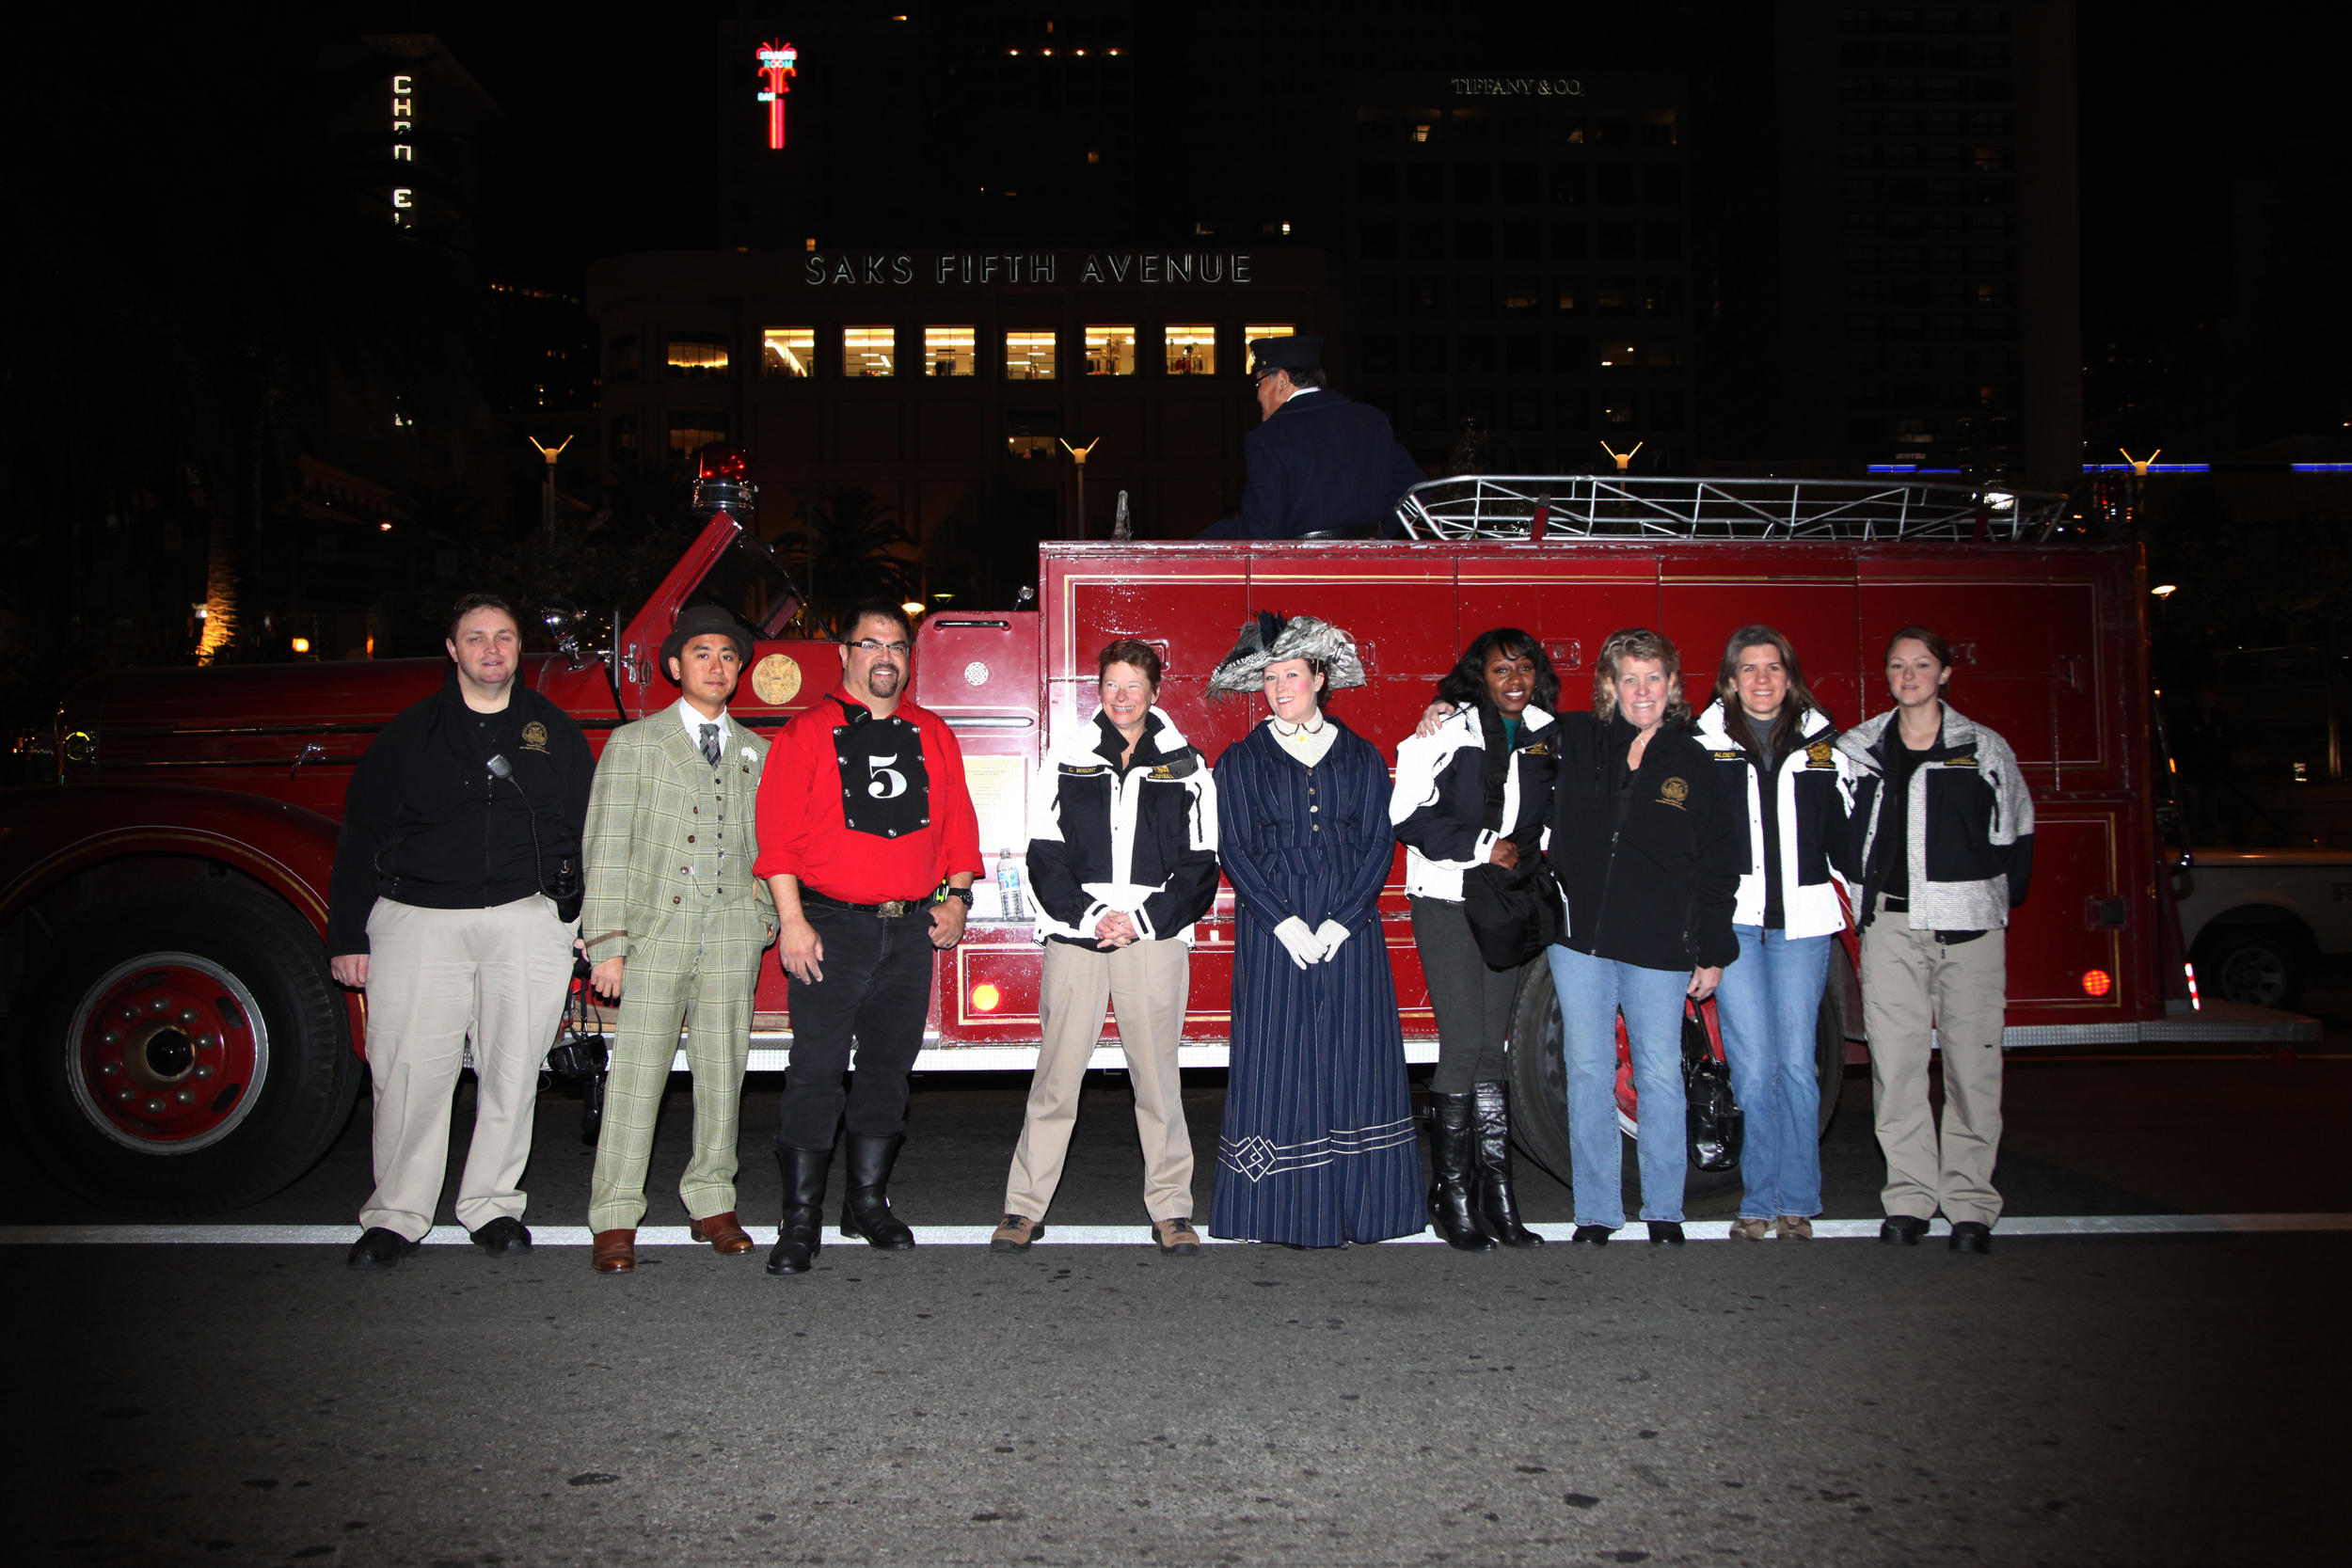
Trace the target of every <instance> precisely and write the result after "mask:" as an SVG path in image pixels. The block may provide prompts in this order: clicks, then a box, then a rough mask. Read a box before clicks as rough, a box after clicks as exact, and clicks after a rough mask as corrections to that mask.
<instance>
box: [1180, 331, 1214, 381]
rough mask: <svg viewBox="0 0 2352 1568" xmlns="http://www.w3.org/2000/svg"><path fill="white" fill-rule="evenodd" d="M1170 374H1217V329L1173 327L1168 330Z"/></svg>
mask: <svg viewBox="0 0 2352 1568" xmlns="http://www.w3.org/2000/svg"><path fill="white" fill-rule="evenodd" d="M1215 373H1216V327H1214V326H1171V327H1169V328H1168V374H1170V375H1214V374H1215Z"/></svg>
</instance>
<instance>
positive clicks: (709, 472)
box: [694, 441, 752, 479]
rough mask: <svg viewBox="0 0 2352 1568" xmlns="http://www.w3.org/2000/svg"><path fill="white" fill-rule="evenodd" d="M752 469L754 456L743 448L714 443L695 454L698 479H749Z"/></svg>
mask: <svg viewBox="0 0 2352 1568" xmlns="http://www.w3.org/2000/svg"><path fill="white" fill-rule="evenodd" d="M751 468H752V454H751V453H750V452H747V451H744V450H743V449H742V448H741V447H726V446H721V445H720V444H719V443H718V442H716V441H713V442H712V443H711V444H710V445H708V446H707V447H704V448H702V449H700V450H699V451H696V452H695V453H694V477H695V478H696V479H748V478H749V477H751Z"/></svg>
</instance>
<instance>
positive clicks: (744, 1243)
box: [686, 1209, 752, 1258]
mask: <svg viewBox="0 0 2352 1568" xmlns="http://www.w3.org/2000/svg"><path fill="white" fill-rule="evenodd" d="M686 1233H687V1234H688V1235H690V1236H691V1237H693V1238H694V1240H696V1241H698V1242H708V1243H710V1250H711V1251H713V1252H718V1253H723V1254H725V1255H726V1256H727V1257H729V1258H732V1257H734V1256H735V1255H736V1254H737V1253H739V1252H749V1251H751V1250H752V1239H751V1237H749V1236H747V1235H745V1234H744V1233H743V1227H741V1226H740V1225H738V1224H737V1223H736V1220H735V1211H734V1210H732V1209H730V1210H728V1211H727V1212H725V1213H723V1214H712V1215H710V1216H709V1217H708V1218H707V1219H699V1220H696V1221H695V1222H694V1223H693V1224H691V1225H690V1226H688V1227H686Z"/></svg>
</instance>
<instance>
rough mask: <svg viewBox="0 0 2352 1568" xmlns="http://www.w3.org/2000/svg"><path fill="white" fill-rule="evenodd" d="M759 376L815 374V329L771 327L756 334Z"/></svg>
mask: <svg viewBox="0 0 2352 1568" xmlns="http://www.w3.org/2000/svg"><path fill="white" fill-rule="evenodd" d="M759 373H760V374H762V375H784V376H799V377H802V378H803V379H804V378H806V377H808V376H812V375H815V374H816V373H817V329H816V328H815V327H813V326H771V327H770V328H768V329H767V330H766V331H765V332H762V333H761V334H760V335H759Z"/></svg>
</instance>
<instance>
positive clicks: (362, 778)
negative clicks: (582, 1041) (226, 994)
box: [326, 665, 596, 955]
mask: <svg viewBox="0 0 2352 1568" xmlns="http://www.w3.org/2000/svg"><path fill="white" fill-rule="evenodd" d="M508 691H509V693H510V694H509V696H508V698H507V703H506V707H505V709H504V711H502V712H500V713H495V714H480V713H476V712H474V711H473V709H471V708H469V707H468V706H467V705H466V700H465V698H464V697H463V696H461V695H460V694H459V693H458V689H457V670H456V667H455V666H454V665H453V666H451V668H450V671H449V673H448V675H447V677H446V678H445V679H444V680H443V681H442V683H441V689H440V690H438V691H437V692H435V693H434V694H433V695H432V696H430V697H427V698H426V699H425V700H424V701H423V702H421V703H418V704H416V705H413V706H410V707H407V708H404V709H403V710H402V711H401V712H399V713H398V714H396V715H394V716H393V718H392V721H391V722H390V723H389V724H387V725H385V726H384V728H383V729H382V730H380V731H378V732H377V734H376V736H375V738H374V739H373V741H371V742H369V744H368V749H367V751H366V752H365V753H364V754H362V755H361V756H360V758H359V766H358V768H354V769H352V774H351V786H350V788H349V789H348V790H347V791H346V792H345V794H344V797H343V830H342V836H341V837H340V838H338V839H337V840H336V842H335V873H334V879H333V882H332V884H331V887H330V891H329V893H328V903H327V916H326V950H327V952H329V953H331V954H336V955H341V954H344V953H364V952H366V951H367V950H368V912H369V911H371V910H373V909H374V908H375V901H376V899H378V898H389V899H391V900H393V901H394V902H395V903H401V904H412V905H415V906H417V907H418V908H421V909H428V910H486V909H495V908H496V907H498V906H499V905H501V904H511V903H513V902H514V901H515V900H516V899H517V898H520V897H523V896H524V895H528V894H532V893H536V892H539V891H540V890H542V889H543V888H544V887H545V886H546V885H547V881H548V879H549V878H550V877H551V876H552V875H553V874H554V872H555V871H556V869H557V868H558V867H559V866H561V865H562V864H563V863H564V862H565V861H569V862H571V863H572V864H574V865H578V864H579V863H580V827H581V824H582V823H584V822H585V821H586V820H587V816H588V784H589V781H590V779H591V778H593V777H594V775H595V773H596V758H595V757H594V756H592V755H591V754H590V753H589V751H588V740H587V737H586V736H583V735H581V734H580V725H579V724H578V723H577V722H575V721H573V719H572V716H571V715H570V714H568V713H565V712H564V710H563V709H562V708H560V707H558V706H556V705H554V704H553V703H552V702H549V701H548V699H547V698H546V697H544V696H542V695H541V694H540V693H538V692H536V691H534V690H532V689H531V688H530V687H528V686H525V685H524V684H523V682H522V679H521V677H520V675H517V676H516V679H515V682H514V684H513V685H512V686H511V687H509V688H508ZM485 721H487V723H486V725H485ZM494 752H495V753H496V754H498V755H501V756H503V757H504V758H505V759H506V761H507V765H508V768H509V769H510V772H509V775H508V776H507V777H506V778H503V779H501V778H497V777H494V776H493V775H492V774H491V773H490V771H489V767H488V764H489V760H490V757H491V755H492V754H493V753H494ZM534 811H535V813H536V820H535V822H534V820H533V813H534ZM534 831H535V832H536V835H537V836H536V840H535V842H534V840H533V836H532V835H533V832H534ZM534 859H535V861H536V863H535V864H534V863H533V862H534Z"/></svg>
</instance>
